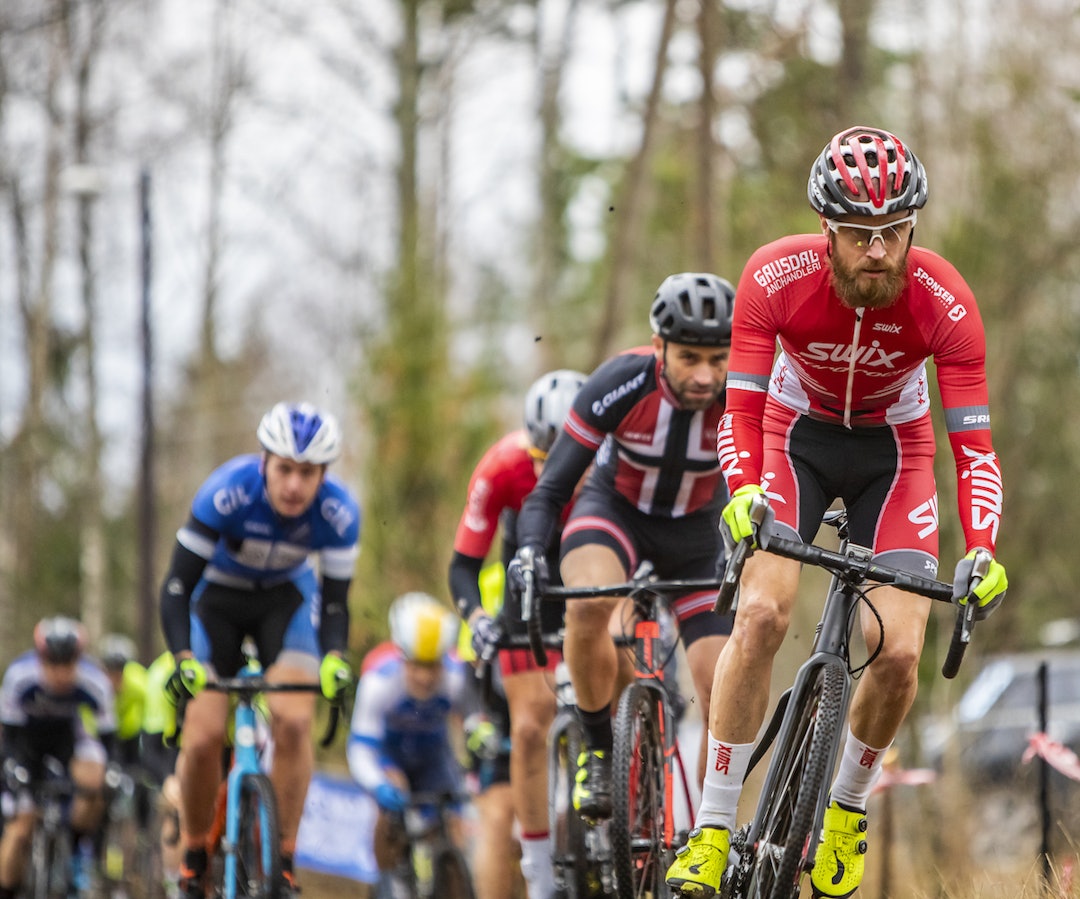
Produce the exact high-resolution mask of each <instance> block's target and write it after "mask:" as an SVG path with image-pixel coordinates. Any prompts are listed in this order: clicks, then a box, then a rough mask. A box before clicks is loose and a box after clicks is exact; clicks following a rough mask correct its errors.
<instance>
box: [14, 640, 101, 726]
mask: <svg viewBox="0 0 1080 899" xmlns="http://www.w3.org/2000/svg"><path fill="white" fill-rule="evenodd" d="M0 724H2V725H5V726H8V727H13V728H23V729H25V732H26V736H27V737H28V738H30V739H31V740H34V741H36V742H38V743H39V744H41V745H47V744H48V742H49V740H50V738H51V737H53V736H58V735H60V734H72V733H73V734H74V735H75V736H76V738H79V737H84V736H85V737H90V738H93V739H98V738H101V737H107V736H109V735H110V734H113V733H115V731H116V709H115V700H114V696H113V689H112V685H111V684H110V683H109V679H108V677H107V676H106V674H105V672H104V671H102V670H101V668H100V667H98V665H97V664H95V663H94V662H92V661H91V660H90V659H88V658H83V659H81V660H80V661H79V663H78V666H77V669H76V678H75V684H74V686H73V687H72V689H71V691H70V692H68V693H62V694H58V693H52V692H50V691H49V690H48V689H47V688H46V686H45V680H44V675H43V673H42V665H41V659H40V658H39V657H38V654H37V653H36V652H34V651H33V650H31V651H30V652H25V653H23V654H22V655H20V656H19V657H18V658H16V659H15V661H14V662H12V663H11V665H9V666H8V669H7V671H6V672H4V680H3V682H2V683H0Z"/></svg>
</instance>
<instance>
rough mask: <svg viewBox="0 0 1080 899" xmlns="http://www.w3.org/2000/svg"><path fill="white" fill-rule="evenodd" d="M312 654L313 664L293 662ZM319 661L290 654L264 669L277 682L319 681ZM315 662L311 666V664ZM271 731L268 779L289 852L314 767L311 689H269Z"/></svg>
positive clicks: (292, 848) (313, 711) (313, 720)
mask: <svg viewBox="0 0 1080 899" xmlns="http://www.w3.org/2000/svg"><path fill="white" fill-rule="evenodd" d="M297 657H299V658H300V659H306V658H311V660H312V665H304V664H301V663H293V662H292V659H293V658H297ZM317 665H318V662H317V660H316V659H314V657H308V656H302V655H300V654H292V655H291V656H290V660H289V661H279V662H276V663H275V664H273V665H271V666H270V668H268V669H267V672H266V676H267V680H269V681H271V682H277V683H311V684H315V683H318V678H317V675H316V673H315V672H316V671H317V670H318V669H317ZM313 666H314V667H313ZM266 701H267V705H268V706H269V707H270V734H271V737H272V739H273V741H274V758H273V764H272V766H271V770H270V780H271V782H272V783H273V785H274V792H275V793H276V794H277V803H278V827H279V829H280V831H281V844H282V846H283V847H285V851H286V852H287V853H288V854H289V855H291V854H292V852H293V851H294V848H295V845H296V833H297V831H298V830H299V829H300V818H301V816H302V815H303V812H304V799H305V798H306V797H307V790H308V784H309V783H310V782H311V775H312V772H313V771H314V770H315V747H314V745H313V744H312V741H311V730H312V727H313V725H314V722H315V695H314V694H313V693H268V694H267V699H266Z"/></svg>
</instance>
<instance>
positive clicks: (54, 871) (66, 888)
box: [3, 756, 89, 899]
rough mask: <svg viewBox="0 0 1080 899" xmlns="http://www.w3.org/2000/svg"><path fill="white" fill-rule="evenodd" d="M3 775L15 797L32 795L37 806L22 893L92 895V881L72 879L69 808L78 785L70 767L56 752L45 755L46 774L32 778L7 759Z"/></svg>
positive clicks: (55, 897) (61, 897) (38, 898)
mask: <svg viewBox="0 0 1080 899" xmlns="http://www.w3.org/2000/svg"><path fill="white" fill-rule="evenodd" d="M3 776H4V781H5V789H6V790H7V791H8V792H9V793H10V794H11V795H12V796H15V797H19V796H25V795H29V796H31V797H32V799H33V802H34V807H35V808H36V810H37V811H36V815H37V817H36V821H35V823H34V831H33V835H32V837H31V840H30V856H29V858H28V859H27V866H26V871H25V873H24V875H23V883H22V887H21V889H20V891H19V896H20V897H22V899H68V897H69V896H71V895H72V893H74V894H75V895H78V896H84V895H88V888H89V885H88V884H79V885H76V884H75V883H73V880H72V867H73V865H72V852H73V846H72V841H71V830H70V828H69V827H68V810H69V808H70V806H71V801H72V798H73V797H74V795H75V787H74V785H73V784H72V782H71V778H70V777H69V776H68V773H67V768H66V767H65V766H64V764H63V763H62V762H60V761H59V760H57V759H55V758H53V757H52V756H45V758H44V759H43V760H42V776H41V777H40V778H39V779H32V778H31V776H30V772H29V771H28V770H27V769H26V768H24V767H23V766H22V765H19V764H18V763H16V762H15V761H14V760H13V759H7V760H6V761H5V762H4V771H3Z"/></svg>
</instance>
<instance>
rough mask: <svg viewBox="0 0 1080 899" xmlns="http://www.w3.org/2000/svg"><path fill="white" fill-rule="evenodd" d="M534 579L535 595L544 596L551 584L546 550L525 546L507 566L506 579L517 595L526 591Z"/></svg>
mask: <svg viewBox="0 0 1080 899" xmlns="http://www.w3.org/2000/svg"><path fill="white" fill-rule="evenodd" d="M530 578H531V579H532V585H533V595H534V596H536V597H540V596H542V595H543V594H544V593H545V592H546V591H547V588H548V587H549V586H550V585H551V577H550V576H549V574H548V564H547V559H545V558H544V551H543V550H542V549H540V548H539V547H536V546H523V547H521V549H519V550H518V551H517V553H516V554H515V555H514V558H513V559H511V560H510V564H509V565H507V566H506V579H507V581H508V583H509V584H510V590H511V591H512V592H513V594H514V595H515V596H521V595H522V594H523V593H524V592H525V585H526V584H527V583H528V580H529V579H530Z"/></svg>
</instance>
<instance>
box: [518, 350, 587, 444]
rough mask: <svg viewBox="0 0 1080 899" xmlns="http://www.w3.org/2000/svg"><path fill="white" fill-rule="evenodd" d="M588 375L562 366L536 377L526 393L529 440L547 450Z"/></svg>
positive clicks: (526, 427)
mask: <svg viewBox="0 0 1080 899" xmlns="http://www.w3.org/2000/svg"><path fill="white" fill-rule="evenodd" d="M585 379H586V376H585V375H583V374H582V373H581V372H579V371H572V370H571V369H569V368H560V369H558V370H557V371H549V372H548V373H547V374H546V375H543V376H541V377H539V378H537V379H536V380H535V381H533V384H532V386H531V387H530V388H529V391H528V393H526V394H525V430H526V431H527V432H528V434H529V443H531V444H532V445H533V446H534V447H535V448H536V449H538V450H539V451H540V452H542V453H546V452H548V450H550V449H551V447H552V444H554V443H555V438H556V437H558V436H559V431H561V430H562V426H563V422H564V421H565V420H566V415H567V413H568V412H569V411H570V407H571V406H572V405H573V404H574V397H576V396H577V394H578V391H579V390H581V385H582V384H584V383H585Z"/></svg>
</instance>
